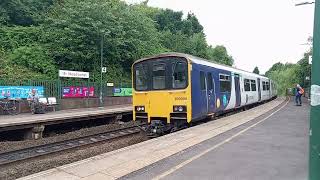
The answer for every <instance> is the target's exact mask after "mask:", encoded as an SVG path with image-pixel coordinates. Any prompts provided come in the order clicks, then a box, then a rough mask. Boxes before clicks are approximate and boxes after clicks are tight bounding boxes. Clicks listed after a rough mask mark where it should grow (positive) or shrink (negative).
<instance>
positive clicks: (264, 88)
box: [262, 81, 266, 91]
mask: <svg viewBox="0 0 320 180" xmlns="http://www.w3.org/2000/svg"><path fill="white" fill-rule="evenodd" d="M262 90H264V91H265V90H266V82H265V81H262Z"/></svg>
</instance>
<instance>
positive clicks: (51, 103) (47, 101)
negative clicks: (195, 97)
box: [39, 97, 59, 111]
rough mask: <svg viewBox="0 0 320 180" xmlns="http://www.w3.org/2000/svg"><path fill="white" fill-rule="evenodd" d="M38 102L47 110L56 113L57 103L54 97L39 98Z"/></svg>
mask: <svg viewBox="0 0 320 180" xmlns="http://www.w3.org/2000/svg"><path fill="white" fill-rule="evenodd" d="M39 102H40V103H42V104H44V105H45V106H46V107H47V108H52V109H53V111H56V106H57V105H59V104H58V103H57V98H55V97H48V98H46V97H43V98H39Z"/></svg>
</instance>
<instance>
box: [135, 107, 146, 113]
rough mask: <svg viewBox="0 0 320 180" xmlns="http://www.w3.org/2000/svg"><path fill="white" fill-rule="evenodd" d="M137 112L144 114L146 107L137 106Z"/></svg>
mask: <svg viewBox="0 0 320 180" xmlns="http://www.w3.org/2000/svg"><path fill="white" fill-rule="evenodd" d="M135 110H136V112H144V111H145V107H144V106H136V107H135Z"/></svg>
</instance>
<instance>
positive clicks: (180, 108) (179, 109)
mask: <svg viewBox="0 0 320 180" xmlns="http://www.w3.org/2000/svg"><path fill="white" fill-rule="evenodd" d="M173 112H187V106H173Z"/></svg>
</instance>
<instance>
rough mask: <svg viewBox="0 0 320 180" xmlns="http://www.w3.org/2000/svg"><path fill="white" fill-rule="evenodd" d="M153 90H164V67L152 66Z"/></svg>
mask: <svg viewBox="0 0 320 180" xmlns="http://www.w3.org/2000/svg"><path fill="white" fill-rule="evenodd" d="M152 71H153V76H152V82H153V89H156V90H157V89H165V88H166V65H165V64H154V65H153V68H152Z"/></svg>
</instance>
